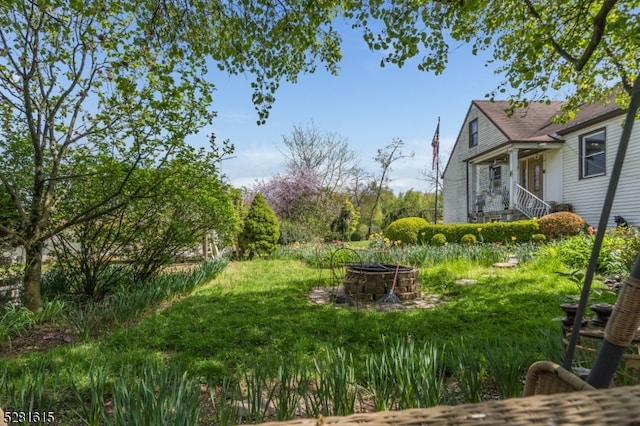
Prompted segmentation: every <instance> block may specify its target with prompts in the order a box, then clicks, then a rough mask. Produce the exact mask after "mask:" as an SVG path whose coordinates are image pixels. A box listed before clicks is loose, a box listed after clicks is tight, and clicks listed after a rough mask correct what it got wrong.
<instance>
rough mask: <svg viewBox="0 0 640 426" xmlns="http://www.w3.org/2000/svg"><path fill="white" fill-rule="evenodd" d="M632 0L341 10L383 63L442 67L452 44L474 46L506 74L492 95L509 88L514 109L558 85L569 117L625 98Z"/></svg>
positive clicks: (394, 2) (395, 1)
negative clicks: (612, 96)
mask: <svg viewBox="0 0 640 426" xmlns="http://www.w3.org/2000/svg"><path fill="white" fill-rule="evenodd" d="M638 7H640V2H638V1H637V0H632V1H619V0H604V1H599V2H593V1H590V0H558V1H553V2H542V1H534V0H524V1H512V0H495V1H491V2H479V1H460V2H441V1H426V2H407V1H404V0H390V1H386V2H384V3H381V2H371V1H369V0H356V1H352V2H349V8H348V9H347V10H346V15H347V16H348V17H350V18H353V19H354V20H355V24H354V25H355V26H357V27H362V29H363V34H364V39H365V40H366V42H367V43H368V44H369V46H370V47H371V48H372V49H374V50H378V51H383V52H385V57H384V59H383V60H382V62H381V63H382V65H384V64H385V63H392V64H397V65H398V66H402V65H403V64H404V63H405V62H406V61H407V60H408V59H410V58H414V57H416V56H420V57H422V60H421V61H419V64H418V68H420V69H422V70H425V71H433V72H435V73H441V72H443V71H444V69H445V68H446V66H447V61H448V56H449V51H450V50H451V49H452V48H455V46H457V45H458V43H465V44H471V45H472V49H473V52H474V53H477V52H479V51H481V50H486V51H488V52H490V55H491V59H490V60H489V63H498V67H497V69H496V71H497V72H499V73H502V74H504V75H505V77H506V78H505V81H504V83H503V84H502V85H501V86H499V87H498V88H496V90H495V91H494V92H492V93H490V94H489V96H490V97H491V98H493V97H494V96H497V95H502V94H504V93H506V92H508V91H509V90H510V89H514V90H515V93H514V94H513V101H514V102H513V107H514V108H515V107H518V106H523V105H526V104H527V103H528V102H529V101H532V100H536V99H538V100H545V99H551V98H552V97H553V96H554V95H555V92H557V91H562V92H563V94H565V96H568V102H567V104H566V105H565V109H566V111H567V112H568V114H567V115H566V118H569V117H570V116H571V114H572V113H573V112H575V110H576V109H577V108H578V107H579V106H580V105H581V104H582V103H585V102H593V101H601V100H606V99H607V98H608V96H609V95H610V94H612V93H617V95H618V101H619V102H620V103H621V104H622V105H623V106H624V105H626V104H627V103H628V100H629V94H630V93H631V89H632V86H633V81H634V80H635V78H636V76H637V75H638V72H639V71H640V62H638V60H637V57H638V46H639V45H640V36H639V34H640V20H638ZM378 24H381V25H378ZM620 89H622V90H620Z"/></svg>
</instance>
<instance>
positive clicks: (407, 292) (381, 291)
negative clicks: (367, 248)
mask: <svg viewBox="0 0 640 426" xmlns="http://www.w3.org/2000/svg"><path fill="white" fill-rule="evenodd" d="M396 268H397V265H388V264H383V263H365V264H351V265H347V268H346V273H345V277H344V289H345V293H346V295H347V296H349V297H351V298H352V299H355V300H357V301H361V302H376V301H378V300H379V299H381V298H383V297H384V296H386V295H387V294H388V293H389V291H390V290H391V286H392V285H393V277H394V276H395V274H396ZM393 292H394V294H395V295H396V296H398V297H399V298H400V299H401V300H403V301H406V300H414V299H416V298H417V297H418V294H419V292H418V270H417V269H414V268H412V267H410V266H402V265H400V268H399V269H398V278H397V282H396V288H395V290H394V291H393Z"/></svg>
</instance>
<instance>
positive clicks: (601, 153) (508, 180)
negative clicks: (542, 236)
mask: <svg viewBox="0 0 640 426" xmlns="http://www.w3.org/2000/svg"><path fill="white" fill-rule="evenodd" d="M561 105H562V103H561V102H551V103H549V104H545V103H531V104H530V105H529V106H528V107H527V108H526V109H520V110H516V111H515V112H514V113H513V115H511V116H509V115H508V114H507V113H506V112H505V111H506V109H507V108H508V107H509V102H507V101H495V102H492V101H473V102H471V106H470V107H469V110H468V111H467V115H466V117H465V120H464V123H463V125H462V128H461V129H460V133H459V134H458V138H457V140H456V143H455V145H454V147H453V151H452V153H451V156H450V157H449V161H448V163H447V166H446V168H445V171H444V174H443V217H444V222H445V223H460V222H487V221H493V220H500V221H508V220H514V219H519V218H526V217H540V216H543V215H545V214H547V213H549V212H551V211H554V210H556V209H559V210H562V209H566V208H567V207H568V205H570V206H571V207H572V209H573V211H574V212H575V213H577V214H579V215H580V216H582V217H583V218H584V219H585V220H586V221H587V223H589V224H592V225H594V226H595V225H597V224H598V223H599V220H600V212H601V210H602V205H603V202H604V197H605V194H606V191H607V186H608V184H609V176H610V174H611V170H612V167H613V163H614V160H615V156H616V153H617V148H618V144H619V141H620V136H621V133H622V124H623V120H624V118H625V111H623V110H622V109H620V108H619V107H618V106H617V105H616V104H615V103H614V102H610V103H608V104H588V105H583V106H582V108H581V110H580V111H579V112H578V113H577V114H576V117H575V119H574V120H572V121H570V122H568V123H566V124H553V123H552V118H553V117H554V116H556V115H557V114H558V113H559V111H560V107H561ZM639 190H640V125H639V124H636V125H635V126H634V130H633V133H632V136H631V143H630V146H629V149H628V152H627V155H626V158H625V162H624V167H623V170H622V176H621V178H620V182H619V185H618V188H617V191H616V197H615V200H614V203H613V206H612V214H611V218H610V221H609V226H608V227H613V226H614V225H615V224H614V221H613V217H614V216H616V215H619V216H623V217H624V218H625V219H626V220H627V222H628V223H629V224H631V225H636V226H639V225H640V193H639V192H637V191H639Z"/></svg>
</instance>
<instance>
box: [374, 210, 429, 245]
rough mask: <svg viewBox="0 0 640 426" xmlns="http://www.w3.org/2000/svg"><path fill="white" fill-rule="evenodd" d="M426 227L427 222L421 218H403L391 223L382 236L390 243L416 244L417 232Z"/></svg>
mask: <svg viewBox="0 0 640 426" xmlns="http://www.w3.org/2000/svg"><path fill="white" fill-rule="evenodd" d="M427 225H429V222H427V221H426V220H425V219H423V218H421V217H403V218H402V219H398V220H396V221H393V222H391V224H389V226H388V227H387V229H386V230H385V231H384V236H385V237H387V238H389V239H390V240H391V241H402V243H403V244H416V243H417V242H418V232H420V230H421V229H422V228H424V227H425V226H427Z"/></svg>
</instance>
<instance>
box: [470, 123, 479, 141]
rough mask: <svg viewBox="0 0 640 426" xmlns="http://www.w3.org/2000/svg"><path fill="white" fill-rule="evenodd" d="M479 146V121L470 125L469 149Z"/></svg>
mask: <svg viewBox="0 0 640 426" xmlns="http://www.w3.org/2000/svg"><path fill="white" fill-rule="evenodd" d="M474 146H478V119H477V118H476V119H475V120H473V121H472V122H470V123H469V148H473V147H474Z"/></svg>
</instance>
